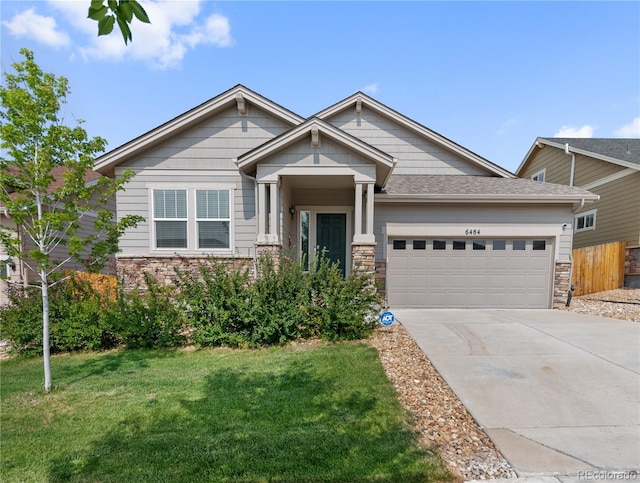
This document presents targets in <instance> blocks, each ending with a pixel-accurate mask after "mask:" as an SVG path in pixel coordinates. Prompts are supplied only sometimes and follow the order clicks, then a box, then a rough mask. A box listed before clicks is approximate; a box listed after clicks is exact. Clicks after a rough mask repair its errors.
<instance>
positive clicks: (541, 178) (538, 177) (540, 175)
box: [531, 169, 545, 182]
mask: <svg viewBox="0 0 640 483" xmlns="http://www.w3.org/2000/svg"><path fill="white" fill-rule="evenodd" d="M544 172H545V170H544V169H543V170H542V171H538V172H537V173H536V174H534V175H533V176H531V179H532V180H533V181H540V182H543V181H544Z"/></svg>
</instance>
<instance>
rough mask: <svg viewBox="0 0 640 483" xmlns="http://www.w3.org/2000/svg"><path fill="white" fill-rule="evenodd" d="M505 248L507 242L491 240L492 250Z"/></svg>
mask: <svg viewBox="0 0 640 483" xmlns="http://www.w3.org/2000/svg"><path fill="white" fill-rule="evenodd" d="M506 248H507V240H493V249H494V250H504V249H506Z"/></svg>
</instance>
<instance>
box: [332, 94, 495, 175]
mask: <svg viewBox="0 0 640 483" xmlns="http://www.w3.org/2000/svg"><path fill="white" fill-rule="evenodd" d="M327 122H329V123H330V124H332V125H334V126H336V127H338V128H340V129H342V130H343V131H345V132H347V133H349V134H351V135H353V136H355V137H358V138H360V139H362V140H363V141H365V142H366V143H368V144H371V145H372V146H375V147H376V148H378V149H380V150H381V151H384V152H385V153H388V154H390V155H391V156H393V157H394V158H396V159H397V160H398V165H397V166H396V168H395V169H394V171H393V172H394V174H414V175H424V174H433V175H461V174H463V175H464V174H466V175H472V176H486V175H487V173H486V172H485V171H483V170H482V169H481V168H480V167H479V166H477V165H474V164H473V163H471V162H470V161H468V160H465V159H462V158H461V157H459V156H457V155H456V154H454V153H452V152H450V151H448V150H446V149H443V148H442V147H440V146H438V145H437V144H436V143H434V142H431V141H429V140H428V139H426V138H424V137H423V136H420V135H418V134H417V133H416V132H413V131H412V130H410V129H407V128H405V127H403V126H400V125H399V124H397V123H395V122H393V121H392V120H390V119H388V118H386V117H384V116H382V115H380V114H378V113H376V112H374V111H372V110H371V109H367V108H366V107H365V106H363V107H362V114H361V115H356V114H355V112H353V110H352V109H347V110H344V111H342V112H340V113H337V114H336V115H334V116H332V117H330V118H328V119H327Z"/></svg>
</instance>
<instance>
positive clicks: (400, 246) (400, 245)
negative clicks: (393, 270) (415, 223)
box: [393, 240, 407, 250]
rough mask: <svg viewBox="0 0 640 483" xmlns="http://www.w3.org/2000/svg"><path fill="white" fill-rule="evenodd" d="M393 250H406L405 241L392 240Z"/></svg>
mask: <svg viewBox="0 0 640 483" xmlns="http://www.w3.org/2000/svg"><path fill="white" fill-rule="evenodd" d="M393 249H394V250H406V249H407V240H393Z"/></svg>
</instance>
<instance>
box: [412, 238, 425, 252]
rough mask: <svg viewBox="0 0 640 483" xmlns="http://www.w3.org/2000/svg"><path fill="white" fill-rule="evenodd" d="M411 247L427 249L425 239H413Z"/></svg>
mask: <svg viewBox="0 0 640 483" xmlns="http://www.w3.org/2000/svg"><path fill="white" fill-rule="evenodd" d="M413 249H414V250H426V249H427V240H413Z"/></svg>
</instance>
